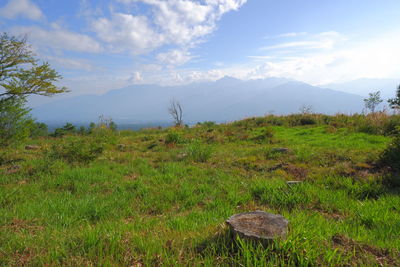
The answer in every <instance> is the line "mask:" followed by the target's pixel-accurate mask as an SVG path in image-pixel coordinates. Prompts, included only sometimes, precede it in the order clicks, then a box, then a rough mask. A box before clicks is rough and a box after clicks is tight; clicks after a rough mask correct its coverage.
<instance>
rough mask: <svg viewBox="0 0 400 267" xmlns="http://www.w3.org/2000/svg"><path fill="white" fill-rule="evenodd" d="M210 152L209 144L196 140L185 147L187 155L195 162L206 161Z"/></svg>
mask: <svg viewBox="0 0 400 267" xmlns="http://www.w3.org/2000/svg"><path fill="white" fill-rule="evenodd" d="M212 153H213V151H212V149H211V147H210V146H207V145H203V144H201V143H200V142H199V141H198V140H196V141H194V142H192V143H191V144H189V145H188V146H187V148H186V154H187V157H188V158H189V159H191V160H193V161H196V162H206V161H207V160H208V159H209V158H210V157H211V155H212Z"/></svg>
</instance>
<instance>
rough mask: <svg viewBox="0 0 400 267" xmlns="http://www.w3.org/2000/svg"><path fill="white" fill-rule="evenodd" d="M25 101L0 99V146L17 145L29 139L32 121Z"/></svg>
mask: <svg viewBox="0 0 400 267" xmlns="http://www.w3.org/2000/svg"><path fill="white" fill-rule="evenodd" d="M25 102H26V101H25V99H17V98H11V99H0V146H8V145H11V144H15V143H19V142H22V141H24V140H25V139H26V138H28V137H29V135H30V131H31V128H32V125H33V120H32V119H31V117H30V116H29V114H28V113H29V109H27V108H25V107H24V105H25Z"/></svg>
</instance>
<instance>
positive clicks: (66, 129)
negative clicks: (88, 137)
mask: <svg viewBox="0 0 400 267" xmlns="http://www.w3.org/2000/svg"><path fill="white" fill-rule="evenodd" d="M72 133H76V127H75V125H73V124H72V123H70V122H67V123H66V124H65V125H64V126H63V127H62V128H57V129H55V130H54V136H55V137H61V136H64V135H66V134H72Z"/></svg>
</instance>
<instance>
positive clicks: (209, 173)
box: [0, 123, 400, 266]
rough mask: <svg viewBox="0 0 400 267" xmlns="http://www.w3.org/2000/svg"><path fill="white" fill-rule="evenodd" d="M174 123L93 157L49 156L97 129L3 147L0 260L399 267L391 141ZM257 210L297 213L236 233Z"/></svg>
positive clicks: (340, 132) (117, 140)
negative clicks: (277, 235) (260, 233)
mask: <svg viewBox="0 0 400 267" xmlns="http://www.w3.org/2000/svg"><path fill="white" fill-rule="evenodd" d="M271 132H272V133H273V134H271ZM176 133H177V132H176V130H173V129H161V130H157V129H148V130H142V131H138V132H130V131H123V132H120V133H119V134H113V136H112V138H108V139H111V140H112V142H111V141H104V146H103V147H104V151H102V153H101V154H100V155H98V154H96V157H90V155H87V154H88V153H89V154H90V153H91V152H90V151H91V149H90V147H88V148H85V150H84V151H83V150H82V151H83V152H82V155H83V156H84V157H83V159H84V160H83V161H79V157H77V156H76V155H77V154H74V153H73V152H71V151H68V150H65V151H61V152H62V153H61V152H60V153H59V154H61V155H63V157H49V156H48V155H49V153H50V152H51V149H52V147H53V145H54V144H55V145H59V146H60V147H68V148H70V147H71V146H68V144H69V143H68V142H72V143H73V144H79V143H80V142H81V143H82V142H85V143H88V142H89V141H90V139H91V138H97V137H91V136H66V137H62V138H47V139H36V140H32V144H33V143H34V144H38V145H39V146H40V147H41V149H40V150H37V151H30V150H24V149H23V148H18V149H3V150H2V151H1V154H0V157H1V159H2V160H1V161H0V162H1V164H2V165H1V166H0V168H1V169H0V266H23V265H27V266H44V265H47V266H60V265H65V266H87V265H89V266H90V265H92V266H135V265H136V266H143V265H144V266H153V265H166V266H175V265H178V266H179V265H181V266H187V265H206V266H215V265H225V266H232V265H234V266H235V265H236V266H313V265H322V266H338V265H354V266H356V265H358V266H375V265H379V264H381V265H387V266H394V265H400V256H399V253H400V238H399V236H400V208H399V207H400V195H399V191H398V190H397V189H395V188H388V187H386V186H385V184H384V183H383V180H384V179H385V176H386V175H387V174H386V173H385V172H384V171H383V170H379V169H376V168H375V166H374V162H375V161H376V160H377V159H378V158H379V155H380V153H381V152H382V151H383V150H384V149H385V147H386V146H387V144H388V143H389V142H390V140H391V138H390V137H385V136H381V135H370V134H366V133H357V132H354V131H351V130H349V129H347V128H338V129H334V130H332V129H331V127H329V126H297V127H284V126H271V127H268V128H265V127H254V126H253V127H243V126H241V125H240V124H238V123H236V124H228V125H213V124H210V125H208V124H207V125H203V126H198V127H194V128H191V129H181V130H179V136H178V135H177V134H176ZM265 133H268V134H265ZM260 136H261V137H260ZM74 139H75V141H73V140H74ZM71 140H72V141H71ZM171 140H172V141H171ZM181 140H184V141H181ZM279 147H286V148H289V152H288V153H280V152H272V151H273V148H279ZM57 151H58V150H57ZM69 153H73V156H74V158H73V159H74V161H73V162H72V161H71V160H68V159H69V158H70V157H69ZM78 156H79V155H78ZM287 180H301V181H304V182H303V183H302V184H299V185H296V186H292V187H289V186H287V185H286V181H287ZM253 210H264V211H268V212H273V213H279V214H282V215H283V216H285V217H286V218H287V219H288V220H289V222H290V224H289V225H290V229H289V234H288V236H287V238H286V239H284V240H276V242H274V243H273V244H271V245H270V246H268V247H263V246H261V245H257V244H253V243H248V242H246V241H244V240H240V239H235V238H232V237H231V235H230V234H229V232H228V230H227V227H226V225H225V223H224V222H225V220H226V219H227V218H228V217H230V216H231V215H232V214H234V213H239V212H245V211H253Z"/></svg>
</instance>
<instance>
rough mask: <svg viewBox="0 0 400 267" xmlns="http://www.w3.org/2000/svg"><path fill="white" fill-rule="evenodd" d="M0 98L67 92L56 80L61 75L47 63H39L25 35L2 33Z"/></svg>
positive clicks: (0, 47)
mask: <svg viewBox="0 0 400 267" xmlns="http://www.w3.org/2000/svg"><path fill="white" fill-rule="evenodd" d="M0 59H1V60H0V70H1V71H0V88H1V90H2V91H3V92H1V93H0V99H11V98H15V97H25V96H27V95H32V94H34V95H44V96H51V95H54V94H58V93H63V92H66V91H67V89H66V88H65V87H57V86H56V85H54V83H55V82H57V81H59V80H60V79H61V76H60V75H59V74H58V73H57V72H56V71H55V70H54V69H52V68H51V67H50V65H49V64H48V63H42V64H40V63H39V60H38V59H36V58H35V57H34V54H33V52H32V50H31V48H30V46H29V45H28V44H27V42H26V39H25V38H16V37H14V36H10V35H8V34H7V33H3V34H2V35H0Z"/></svg>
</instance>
